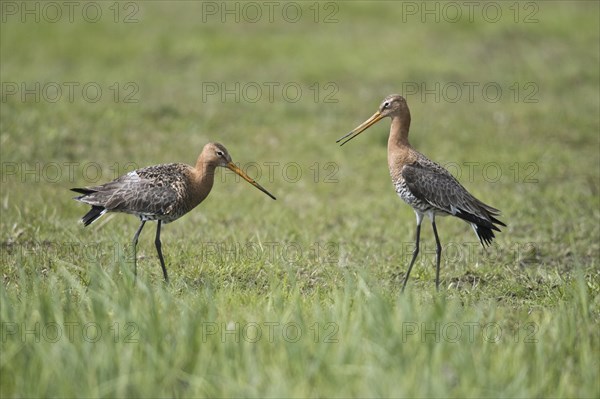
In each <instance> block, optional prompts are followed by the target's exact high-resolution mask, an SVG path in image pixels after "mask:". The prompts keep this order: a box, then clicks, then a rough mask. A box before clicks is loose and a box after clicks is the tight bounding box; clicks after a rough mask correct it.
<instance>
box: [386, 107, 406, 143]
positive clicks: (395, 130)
mask: <svg viewBox="0 0 600 399" xmlns="http://www.w3.org/2000/svg"><path fill="white" fill-rule="evenodd" d="M409 128H410V114H408V115H404V116H394V117H393V118H392V124H391V126H390V137H389V139H388V149H391V148H393V147H410V143H409V142H408V129H409Z"/></svg>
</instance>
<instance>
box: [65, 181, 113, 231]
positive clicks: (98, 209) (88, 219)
mask: <svg viewBox="0 0 600 399" xmlns="http://www.w3.org/2000/svg"><path fill="white" fill-rule="evenodd" d="M71 191H75V192H76V193H79V194H83V195H80V196H78V197H75V199H76V200H81V199H82V198H83V197H85V196H86V195H89V194H93V193H95V192H96V191H94V190H91V189H89V188H72V189H71ZM105 213H106V208H105V207H103V206H99V205H92V209H90V210H89V212H88V213H86V214H85V215H84V216H83V217H82V218H81V222H82V223H83V225H84V226H89V225H90V224H92V223H93V222H94V221H95V220H96V219H98V218H99V217H100V216H102V215H104V214H105Z"/></svg>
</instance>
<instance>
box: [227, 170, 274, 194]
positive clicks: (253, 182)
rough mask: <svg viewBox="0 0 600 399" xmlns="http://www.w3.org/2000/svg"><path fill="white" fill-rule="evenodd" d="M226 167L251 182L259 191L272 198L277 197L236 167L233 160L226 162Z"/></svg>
mask: <svg viewBox="0 0 600 399" xmlns="http://www.w3.org/2000/svg"><path fill="white" fill-rule="evenodd" d="M227 167H228V168H229V169H231V170H232V171H233V172H235V173H237V174H238V175H240V176H242V178H243V179H244V180H246V181H247V182H248V183H250V184H252V185H253V186H254V187H256V188H258V189H259V190H260V191H262V192H263V193H265V194H267V195H268V196H269V197H271V198H273V199H277V198H275V197H274V196H273V194H271V193H270V192H268V191H267V190H265V189H264V188H263V186H261V185H260V184H258V183H257V182H256V180H254V179H251V178H250V177H249V176H248V175H247V174H245V173H244V171H243V170H241V169H240V168H238V167H237V165H236V164H234V163H233V162H229V163H228V164H227Z"/></svg>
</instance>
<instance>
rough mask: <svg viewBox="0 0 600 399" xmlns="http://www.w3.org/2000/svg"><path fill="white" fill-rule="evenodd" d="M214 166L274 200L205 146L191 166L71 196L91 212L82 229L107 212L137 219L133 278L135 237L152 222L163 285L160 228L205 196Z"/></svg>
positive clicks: (146, 172)
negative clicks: (120, 213) (154, 228)
mask: <svg viewBox="0 0 600 399" xmlns="http://www.w3.org/2000/svg"><path fill="white" fill-rule="evenodd" d="M218 166H221V167H225V168H229V169H230V170H232V171H233V172H235V173H237V174H238V175H240V176H241V177H242V178H244V179H245V180H246V181H248V182H249V183H250V184H252V185H253V186H254V187H256V188H258V189H259V190H261V191H262V192H263V193H265V194H267V195H268V196H269V197H271V198H272V199H275V197H274V196H273V195H272V194H271V193H269V192H268V191H267V190H265V189H264V188H263V187H262V186H261V185H260V184H258V183H257V182H256V181H254V180H253V179H251V178H250V177H248V175H246V173H244V172H243V171H242V170H241V169H240V168H239V167H238V166H236V165H235V164H234V163H233V161H232V160H231V156H230V155H229V153H228V152H227V149H226V148H225V147H224V146H223V145H221V144H219V143H208V144H206V145H205V146H204V148H203V149H202V152H201V153H200V155H199V156H198V160H197V161H196V165H195V166H190V165H186V164H182V163H169V164H162V165H155V166H148V167H146V168H142V169H138V170H134V171H132V172H129V173H127V174H125V175H123V176H121V177H119V178H118V179H116V180H113V181H111V182H109V183H105V184H102V185H100V186H95V187H85V188H73V189H71V190H73V191H75V192H77V193H80V194H82V195H80V196H78V197H75V199H76V200H77V201H80V202H83V203H86V204H88V205H91V206H92V209H91V210H90V211H89V212H88V213H86V214H85V216H83V218H82V219H81V221H82V222H83V224H84V225H85V226H88V225H89V224H91V223H92V222H94V221H95V220H96V219H98V218H99V217H100V216H102V215H104V214H105V213H106V212H123V213H129V214H132V215H136V216H138V217H139V218H140V220H141V224H140V227H139V228H138V229H137V231H136V233H135V235H134V236H133V254H134V255H133V256H134V275H135V276H137V262H136V259H135V255H136V246H137V242H138V237H139V235H140V233H141V232H142V229H143V228H144V224H146V222H147V221H153V220H156V221H157V222H158V225H157V227H156V238H155V240H154V243H155V245H156V251H157V252H158V259H159V260H160V265H161V267H162V271H163V275H164V278H165V281H169V277H168V275H167V268H166V266H165V260H164V258H163V254H162V251H161V242H160V227H161V224H162V223H163V222H164V223H170V222H172V221H174V220H177V219H179V218H180V217H181V216H183V215H185V214H186V213H188V212H189V211H191V210H192V209H194V208H195V207H196V206H197V205H198V204H199V203H201V202H202V201H203V200H204V199H205V198H206V197H207V196H208V194H209V193H210V190H211V189H212V186H213V182H214V175H215V169H216V168H217V167H218Z"/></svg>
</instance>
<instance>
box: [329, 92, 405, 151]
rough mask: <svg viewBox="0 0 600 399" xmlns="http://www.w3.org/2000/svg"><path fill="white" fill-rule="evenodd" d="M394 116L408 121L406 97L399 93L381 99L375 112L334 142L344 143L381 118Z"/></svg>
mask: <svg viewBox="0 0 600 399" xmlns="http://www.w3.org/2000/svg"><path fill="white" fill-rule="evenodd" d="M387 117H391V118H395V117H401V118H402V119H408V123H410V111H409V110H408V105H407V104H406V99H405V98H404V97H402V96H401V95H400V94H390V95H389V96H387V97H386V98H384V99H383V101H382V102H381V104H380V105H379V109H378V110H377V112H375V113H374V114H373V116H371V117H370V118H369V119H367V120H366V121H364V122H363V123H361V124H360V125H358V126H357V127H356V128H354V129H353V130H352V131H351V132H350V133H348V134H346V135H345V136H344V137H341V138H339V139H338V140H337V141H336V143H339V142H340V141H341V142H342V143H341V144H340V145H344V144H346V143H347V142H349V141H350V140H352V139H353V138H355V137H356V136H358V135H359V134H361V133H362V132H364V131H365V130H367V129H368V128H370V127H371V126H373V125H374V124H376V123H377V122H379V121H380V120H382V119H383V118H387Z"/></svg>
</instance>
